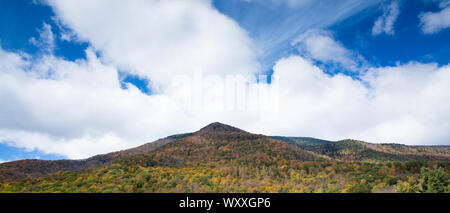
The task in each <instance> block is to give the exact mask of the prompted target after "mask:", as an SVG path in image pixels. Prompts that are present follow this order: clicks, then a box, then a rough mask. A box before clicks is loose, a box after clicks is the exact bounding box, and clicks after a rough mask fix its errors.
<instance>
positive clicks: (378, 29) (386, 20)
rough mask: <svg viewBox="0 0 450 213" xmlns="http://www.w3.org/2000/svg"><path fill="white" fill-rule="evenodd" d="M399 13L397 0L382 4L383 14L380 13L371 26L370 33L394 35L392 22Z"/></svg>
mask: <svg viewBox="0 0 450 213" xmlns="http://www.w3.org/2000/svg"><path fill="white" fill-rule="evenodd" d="M399 14H400V9H399V2H398V1H392V2H391V3H390V4H389V5H387V6H384V9H383V15H381V16H380V17H379V18H378V19H377V20H376V21H375V23H374V25H373V27H372V35H374V36H376V35H380V34H383V33H384V34H386V35H394V34H395V30H394V24H395V21H396V20H397V17H398V15H399Z"/></svg>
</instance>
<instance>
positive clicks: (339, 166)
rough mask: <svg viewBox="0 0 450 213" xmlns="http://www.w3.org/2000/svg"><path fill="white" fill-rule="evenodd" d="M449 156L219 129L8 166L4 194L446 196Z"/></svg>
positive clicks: (3, 168) (441, 150)
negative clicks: (81, 155) (74, 158)
mask: <svg viewBox="0 0 450 213" xmlns="http://www.w3.org/2000/svg"><path fill="white" fill-rule="evenodd" d="M449 153H450V152H449V147H448V146H440V147H422V146H404V145H398V144H371V143H366V142H362V141H355V140H343V141H337V142H332V141H324V140H319V139H313V138H289V137H267V136H264V135H257V134H251V133H248V132H246V131H243V130H240V129H237V128H235V127H231V126H228V125H224V124H220V123H213V124H210V125H208V126H206V127H204V128H202V129H201V130H199V131H197V132H194V133H188V134H182V135H175V136H170V137H167V138H164V139H161V140H158V141H156V142H153V143H148V144H145V145H143V146H140V147H136V148H133V149H129V150H123V151H119V152H114V153H109V154H105V155H98V156H94V157H92V158H88V159H86V160H79V161H69V160H67V161H38V160H26V161H16V162H9V163H4V164H1V165H0V177H1V180H2V181H1V183H0V191H1V192H394V191H397V192H420V191H422V192H446V191H447V192H448V191H449V184H448V180H449V173H450V158H449ZM431 177H432V178H431ZM430 181H433V182H432V183H431V182H430Z"/></svg>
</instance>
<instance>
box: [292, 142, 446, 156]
mask: <svg viewBox="0 0 450 213" xmlns="http://www.w3.org/2000/svg"><path fill="white" fill-rule="evenodd" d="M299 146H300V147H302V148H304V149H305V150H309V151H312V152H314V153H317V154H322V155H326V156H328V157H330V158H333V159H336V160H343V161H412V160H416V161H418V160H421V161H433V160H436V161H449V159H450V146H406V145H403V144H372V143H367V142H363V141H358V140H349V139H348V140H342V141H337V142H330V143H322V144H318V145H314V146H311V145H304V144H301V145H299Z"/></svg>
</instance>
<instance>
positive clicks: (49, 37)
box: [30, 22, 55, 52]
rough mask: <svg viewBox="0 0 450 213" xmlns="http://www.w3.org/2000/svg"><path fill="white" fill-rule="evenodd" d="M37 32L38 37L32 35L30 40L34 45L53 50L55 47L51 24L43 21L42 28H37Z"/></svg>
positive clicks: (47, 50) (45, 49)
mask: <svg viewBox="0 0 450 213" xmlns="http://www.w3.org/2000/svg"><path fill="white" fill-rule="evenodd" d="M38 32H39V38H34V37H32V38H31V39H30V42H31V43H32V44H34V45H35V46H36V47H39V48H40V50H43V51H46V52H53V50H54V49H55V36H54V35H53V32H52V26H51V25H49V24H47V23H45V22H44V23H43V24H42V29H38Z"/></svg>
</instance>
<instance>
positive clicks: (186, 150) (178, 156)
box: [130, 123, 322, 166]
mask: <svg viewBox="0 0 450 213" xmlns="http://www.w3.org/2000/svg"><path fill="white" fill-rule="evenodd" d="M136 158H141V159H140V161H142V162H146V163H147V165H150V164H151V165H163V166H184V165H186V163H189V164H202V163H210V162H228V161H233V162H238V163H252V164H254V165H266V166H268V165H271V164H276V163H277V162H278V161H283V160H286V161H289V160H301V161H314V160H321V159H322V157H321V156H319V155H317V154H315V153H312V152H309V151H307V150H303V149H301V148H300V147H298V146H294V145H291V144H288V143H285V142H282V141H279V140H275V139H272V138H270V137H267V136H264V135H256V134H251V133H248V132H246V131H243V130H240V129H237V128H235V127H232V126H229V125H225V124H221V123H212V124H210V125H208V126H206V127H204V128H202V129H200V130H199V131H197V132H194V133H192V134H191V135H188V136H186V137H183V138H180V139H178V140H175V141H173V142H170V143H167V144H164V145H162V146H161V147H159V148H158V149H155V150H153V151H151V152H149V153H147V154H145V155H135V156H130V159H136Z"/></svg>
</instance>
